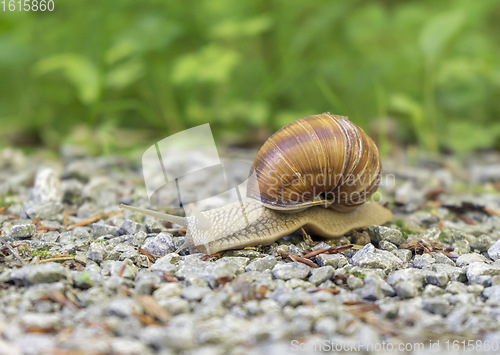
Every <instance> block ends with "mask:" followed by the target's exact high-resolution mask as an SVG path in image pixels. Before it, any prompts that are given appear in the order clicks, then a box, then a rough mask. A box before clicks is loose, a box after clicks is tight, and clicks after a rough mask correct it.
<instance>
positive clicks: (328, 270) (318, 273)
mask: <svg viewBox="0 0 500 355" xmlns="http://www.w3.org/2000/svg"><path fill="white" fill-rule="evenodd" d="M334 272H335V270H334V269H333V267H331V266H322V267H320V268H317V269H312V270H311V276H309V282H312V283H313V284H315V285H319V284H320V283H323V282H325V281H326V280H329V279H331V278H332V277H333V274H334Z"/></svg>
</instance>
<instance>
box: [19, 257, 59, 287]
mask: <svg viewBox="0 0 500 355" xmlns="http://www.w3.org/2000/svg"><path fill="white" fill-rule="evenodd" d="M65 276H66V269H65V268H64V267H63V266H62V265H60V264H57V263H54V262H48V263H43V264H39V265H27V266H23V267H22V268H20V269H17V270H14V271H12V273H11V274H10V277H11V279H12V281H14V282H15V283H16V284H17V285H24V286H26V287H27V286H30V285H36V284H42V283H52V282H57V281H59V280H61V279H63V278H64V277H65Z"/></svg>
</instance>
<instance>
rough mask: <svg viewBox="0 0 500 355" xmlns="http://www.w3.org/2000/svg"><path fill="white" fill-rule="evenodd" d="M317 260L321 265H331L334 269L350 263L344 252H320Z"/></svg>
mask: <svg viewBox="0 0 500 355" xmlns="http://www.w3.org/2000/svg"><path fill="white" fill-rule="evenodd" d="M316 262H317V263H318V265H319V266H331V267H333V268H334V269H338V268H341V267H344V266H345V265H347V264H348V263H349V261H348V260H347V258H346V257H345V256H344V255H342V254H319V255H316Z"/></svg>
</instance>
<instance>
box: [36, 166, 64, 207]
mask: <svg viewBox="0 0 500 355" xmlns="http://www.w3.org/2000/svg"><path fill="white" fill-rule="evenodd" d="M62 196H63V190H62V186H61V181H60V179H59V175H58V174H57V173H56V172H55V171H54V170H53V169H51V168H43V169H40V170H39V171H38V172H37V174H36V177H35V185H34V187H33V201H34V202H36V203H42V204H44V203H50V202H61V201H62Z"/></svg>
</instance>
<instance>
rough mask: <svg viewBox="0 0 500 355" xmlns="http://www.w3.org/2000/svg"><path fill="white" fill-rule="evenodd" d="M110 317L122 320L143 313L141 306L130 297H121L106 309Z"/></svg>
mask: <svg viewBox="0 0 500 355" xmlns="http://www.w3.org/2000/svg"><path fill="white" fill-rule="evenodd" d="M105 312H106V314H107V315H108V316H118V317H121V318H125V317H133V316H134V314H140V313H141V312H142V309H141V306H140V305H139V304H138V303H137V301H135V300H134V299H133V298H130V297H119V298H115V299H114V300H112V301H111V302H110V303H109V304H108V306H107V307H106V311H105Z"/></svg>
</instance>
